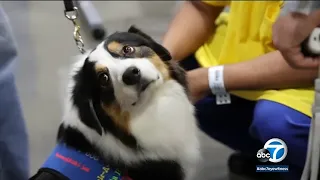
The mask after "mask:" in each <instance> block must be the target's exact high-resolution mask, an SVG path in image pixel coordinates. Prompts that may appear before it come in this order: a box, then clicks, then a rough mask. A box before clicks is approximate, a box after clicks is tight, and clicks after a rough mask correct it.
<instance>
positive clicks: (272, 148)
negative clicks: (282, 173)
mask: <svg viewBox="0 0 320 180" xmlns="http://www.w3.org/2000/svg"><path fill="white" fill-rule="evenodd" d="M263 148H264V149H267V150H268V151H269V152H270V158H269V161H270V162H273V163H278V162H281V161H283V160H284V158H286V156H287V153H288V147H287V145H286V143H285V142H284V141H283V140H281V139H279V138H272V139H270V140H268V141H267V142H266V143H265V144H264V147H263Z"/></svg>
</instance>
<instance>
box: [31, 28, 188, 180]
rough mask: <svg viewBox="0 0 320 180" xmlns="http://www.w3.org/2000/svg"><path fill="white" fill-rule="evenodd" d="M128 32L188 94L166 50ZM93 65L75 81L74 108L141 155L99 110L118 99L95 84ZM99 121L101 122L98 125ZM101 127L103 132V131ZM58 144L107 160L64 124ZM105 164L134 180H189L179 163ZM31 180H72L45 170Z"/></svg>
mask: <svg viewBox="0 0 320 180" xmlns="http://www.w3.org/2000/svg"><path fill="white" fill-rule="evenodd" d="M128 32H130V33H134V34H136V35H137V36H139V37H138V38H137V39H138V40H137V41H138V43H139V40H140V41H141V39H142V40H143V43H145V44H146V45H147V46H149V47H151V49H152V50H154V51H155V53H156V54H157V55H158V56H159V57H161V59H162V60H163V61H164V62H165V63H166V64H167V66H168V67H169V69H170V73H171V77H172V78H173V79H175V80H176V81H177V82H179V83H180V84H181V85H182V86H183V87H184V88H185V89H186V90H187V83H186V78H185V72H184V70H183V69H182V68H180V67H179V66H178V65H177V64H175V63H174V62H172V61H170V60H171V56H170V54H169V52H168V51H167V50H166V49H165V48H163V47H162V46H161V45H159V44H158V43H156V42H155V41H154V40H152V38H151V37H149V36H148V35H146V34H145V33H143V32H141V31H140V30H138V29H137V28H135V27H131V28H130V29H129V31H128ZM118 38H119V37H118ZM121 39H124V40H126V35H125V34H122V36H121ZM93 65H94V64H92V63H91V62H89V61H88V60H86V62H85V64H84V66H83V67H82V69H81V70H80V71H79V72H78V73H77V74H76V75H75V76H74V77H73V78H74V81H75V82H76V84H75V87H74V89H73V91H72V101H73V104H74V106H75V107H77V108H78V116H79V119H80V120H81V121H82V122H83V123H84V124H85V125H86V126H88V127H91V128H92V129H94V130H96V131H97V132H98V133H99V134H100V135H101V134H102V131H104V132H105V133H111V134H113V135H114V136H115V137H117V138H118V139H119V140H120V141H121V142H122V143H123V144H125V145H126V146H128V147H130V148H132V149H134V150H135V151H140V150H141V149H139V146H138V145H137V141H136V139H135V138H134V137H133V136H131V135H128V134H126V133H124V132H123V131H121V129H119V128H117V127H116V125H115V124H114V123H113V121H111V120H108V119H110V117H109V116H108V115H107V114H105V113H104V111H103V110H102V109H101V107H100V106H99V102H100V101H101V99H103V100H104V102H109V101H110V102H111V101H113V100H114V98H115V97H114V95H113V92H108V93H105V92H104V93H103V94H104V95H102V93H101V89H99V88H98V87H99V86H98V83H99V82H97V81H94V79H96V78H94V76H95V75H94V74H93V72H92V71H91V70H92V68H93ZM105 94H107V95H105ZM88 98H91V99H92V104H93V106H94V107H93V109H94V111H95V113H96V116H97V118H98V120H97V119H96V117H95V114H94V113H93V112H92V109H91V108H90V104H89V102H88V101H87V99H88ZM96 120H97V121H99V120H101V121H99V122H96ZM99 123H100V124H99ZM101 127H103V128H102V129H101ZM57 141H58V142H63V143H65V144H67V145H68V146H70V147H73V148H76V149H78V150H80V151H82V152H88V153H91V154H95V155H97V156H99V157H103V156H102V153H101V152H99V150H98V149H97V148H96V147H95V145H94V144H91V143H90V142H89V141H88V139H87V138H86V137H85V136H84V135H83V134H82V133H81V132H80V131H78V130H77V129H75V128H72V127H69V126H64V124H63V123H62V124H61V125H60V127H59V131H58V137H57ZM103 160H104V161H105V162H107V163H108V164H109V165H110V166H111V167H115V168H119V169H121V170H125V171H126V172H128V175H129V176H130V177H131V178H132V179H133V180H184V178H185V177H184V172H183V169H182V167H181V165H180V164H178V163H177V162H175V161H170V160H146V161H143V162H140V163H138V164H130V165H128V164H125V163H124V162H121V161H119V160H114V159H113V157H104V159H103ZM30 180H68V178H67V177H65V176H64V175H63V174H61V173H59V172H56V171H55V170H52V169H45V168H42V169H40V170H39V171H38V172H37V173H36V174H35V175H34V176H33V177H31V178H30ZM79 180H80V179H79Z"/></svg>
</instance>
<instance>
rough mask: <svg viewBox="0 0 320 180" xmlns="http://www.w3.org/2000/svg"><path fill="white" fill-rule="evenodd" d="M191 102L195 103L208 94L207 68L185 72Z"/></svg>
mask: <svg viewBox="0 0 320 180" xmlns="http://www.w3.org/2000/svg"><path fill="white" fill-rule="evenodd" d="M187 81H188V87H189V90H190V95H191V100H192V102H193V103H196V102H197V101H199V100H200V99H202V98H204V97H205V96H206V95H208V94H209V93H210V88H209V80H208V68H197V69H194V70H191V71H188V72H187Z"/></svg>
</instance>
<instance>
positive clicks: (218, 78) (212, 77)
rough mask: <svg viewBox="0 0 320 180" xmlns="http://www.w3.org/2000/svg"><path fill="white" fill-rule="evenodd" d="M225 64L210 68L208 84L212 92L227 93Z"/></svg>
mask: <svg viewBox="0 0 320 180" xmlns="http://www.w3.org/2000/svg"><path fill="white" fill-rule="evenodd" d="M223 71H224V66H213V67H210V68H208V85H209V88H210V90H211V92H212V94H223V93H227V91H226V88H225V85H224V76H223Z"/></svg>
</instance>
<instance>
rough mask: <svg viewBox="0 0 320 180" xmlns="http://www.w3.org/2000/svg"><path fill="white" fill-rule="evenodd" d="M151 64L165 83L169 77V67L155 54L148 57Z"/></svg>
mask: <svg viewBox="0 0 320 180" xmlns="http://www.w3.org/2000/svg"><path fill="white" fill-rule="evenodd" d="M149 58H150V61H151V63H152V64H153V65H154V66H155V67H156V68H157V69H158V70H159V72H160V73H161V74H162V76H163V79H164V80H165V81H167V80H170V79H171V76H170V73H169V67H168V66H167V65H166V64H165V63H164V62H163V61H162V60H161V58H160V57H159V56H158V55H157V54H155V53H154V54H153V55H152V56H150V57H149Z"/></svg>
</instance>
